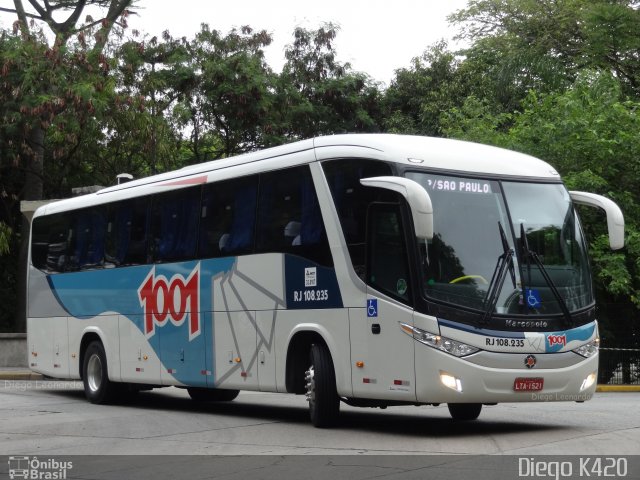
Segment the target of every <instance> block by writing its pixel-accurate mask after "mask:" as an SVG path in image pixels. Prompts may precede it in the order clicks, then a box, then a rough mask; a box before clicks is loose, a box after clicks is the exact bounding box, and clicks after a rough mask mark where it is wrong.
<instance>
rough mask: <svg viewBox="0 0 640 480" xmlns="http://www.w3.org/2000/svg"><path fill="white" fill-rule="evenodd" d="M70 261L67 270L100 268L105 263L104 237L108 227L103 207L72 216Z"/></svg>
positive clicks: (80, 211) (81, 211) (89, 209)
mask: <svg viewBox="0 0 640 480" xmlns="http://www.w3.org/2000/svg"><path fill="white" fill-rule="evenodd" d="M70 218H71V225H70V227H71V228H70V230H69V240H70V249H69V261H68V265H67V270H79V269H87V268H99V267H101V266H102V264H103V261H104V235H105V231H106V227H107V219H106V214H105V209H104V208H103V207H96V208H87V209H84V210H78V211H77V212H74V213H72V214H71V217H70Z"/></svg>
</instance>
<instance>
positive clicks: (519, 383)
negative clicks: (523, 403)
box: [513, 378, 544, 392]
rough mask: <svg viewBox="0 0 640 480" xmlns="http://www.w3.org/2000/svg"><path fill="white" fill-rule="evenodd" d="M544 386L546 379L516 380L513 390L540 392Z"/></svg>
mask: <svg viewBox="0 0 640 480" xmlns="http://www.w3.org/2000/svg"><path fill="white" fill-rule="evenodd" d="M543 386H544V378H516V380H515V381H514V382H513V389H514V390H515V391H516V392H539V391H540V390H542V387H543Z"/></svg>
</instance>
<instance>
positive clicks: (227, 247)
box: [198, 176, 258, 257]
mask: <svg viewBox="0 0 640 480" xmlns="http://www.w3.org/2000/svg"><path fill="white" fill-rule="evenodd" d="M257 197H258V177H257V176H251V177H243V178H238V179H234V180H227V181H223V182H216V183H211V184H208V185H205V186H204V190H203V192H202V208H201V220H200V240H199V252H198V253H199V255H200V256H201V257H222V256H227V255H243V254H247V253H251V252H252V251H253V232H254V225H255V218H256V201H257Z"/></svg>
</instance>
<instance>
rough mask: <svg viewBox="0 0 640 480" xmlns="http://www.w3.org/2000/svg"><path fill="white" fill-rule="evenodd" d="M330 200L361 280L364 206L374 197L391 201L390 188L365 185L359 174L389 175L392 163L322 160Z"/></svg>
mask: <svg viewBox="0 0 640 480" xmlns="http://www.w3.org/2000/svg"><path fill="white" fill-rule="evenodd" d="M322 167H323V169H324V172H325V175H326V177H327V182H328V184H329V189H330V190H331V195H332V197H333V202H334V204H335V206H336V211H337V212H338V217H339V218H340V225H341V226H342V232H343V234H344V238H345V241H346V242H347V247H348V249H349V255H350V256H351V262H352V264H353V268H354V270H355V271H356V273H357V274H358V275H359V276H360V278H362V279H363V280H364V262H365V251H364V250H365V247H364V239H365V231H366V214H365V212H366V211H367V208H368V207H369V205H370V204H371V202H374V201H394V200H395V195H394V193H393V192H390V191H389V190H383V189H379V188H371V187H365V186H363V185H362V184H361V183H360V179H361V178H368V177H378V176H385V175H392V171H391V167H390V166H389V165H388V164H386V163H384V162H379V161H375V160H356V159H343V160H331V161H327V162H324V163H323V164H322Z"/></svg>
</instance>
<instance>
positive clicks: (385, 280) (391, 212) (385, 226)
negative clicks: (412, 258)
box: [367, 203, 410, 302]
mask: <svg viewBox="0 0 640 480" xmlns="http://www.w3.org/2000/svg"><path fill="white" fill-rule="evenodd" d="M368 227H369V229H370V232H369V241H370V243H369V245H368V249H369V251H368V256H367V258H368V269H367V283H369V284H370V285H371V286H373V287H375V288H377V289H378V290H380V291H381V292H384V293H386V294H387V295H389V296H391V297H394V298H397V299H399V300H402V301H404V302H408V301H409V294H410V292H409V284H410V282H409V266H408V264H407V248H406V245H405V240H404V232H403V227H402V216H401V213H400V207H399V206H398V205H395V204H388V203H374V204H373V205H371V206H370V207H369V226H368Z"/></svg>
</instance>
